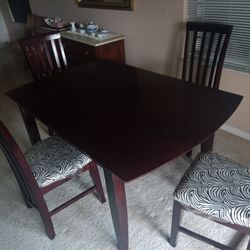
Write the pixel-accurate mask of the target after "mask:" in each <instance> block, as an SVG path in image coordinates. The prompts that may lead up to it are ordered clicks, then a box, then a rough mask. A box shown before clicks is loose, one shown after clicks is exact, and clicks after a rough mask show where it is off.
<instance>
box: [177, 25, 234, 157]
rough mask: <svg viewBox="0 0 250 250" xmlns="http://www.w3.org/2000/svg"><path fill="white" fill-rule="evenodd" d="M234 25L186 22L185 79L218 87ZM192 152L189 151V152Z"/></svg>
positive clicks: (183, 74) (189, 154)
mask: <svg viewBox="0 0 250 250" xmlns="http://www.w3.org/2000/svg"><path fill="white" fill-rule="evenodd" d="M232 29H233V26H232V25H227V24H219V23H206V22H187V24H186V38H185V47H184V59H183V68H182V80H184V81H186V82H189V83H196V84H200V85H202V86H204V87H209V88H215V89H218V88H219V85H220V78H221V72H222V69H223V64H224V60H225V56H226V52H227V47H228V43H229V40H230V36H231V32H232ZM212 140H213V138H212ZM211 143H213V142H211ZM191 155H192V151H189V152H188V153H187V156H189V157H190V156H191Z"/></svg>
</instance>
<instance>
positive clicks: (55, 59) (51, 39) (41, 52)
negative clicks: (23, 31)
mask: <svg viewBox="0 0 250 250" xmlns="http://www.w3.org/2000/svg"><path fill="white" fill-rule="evenodd" d="M18 41H19V44H20V46H21V48H22V50H23V53H24V55H25V57H26V59H27V62H28V64H29V66H30V70H31V73H32V75H33V77H34V80H37V79H40V78H43V77H48V76H50V75H52V74H54V73H56V72H58V71H62V70H66V69H67V68H68V63H67V59H66V55H65V52H64V48H63V45H62V41H61V35H60V33H58V32H51V33H45V34H39V35H36V36H31V37H25V38H22V39H19V40H18Z"/></svg>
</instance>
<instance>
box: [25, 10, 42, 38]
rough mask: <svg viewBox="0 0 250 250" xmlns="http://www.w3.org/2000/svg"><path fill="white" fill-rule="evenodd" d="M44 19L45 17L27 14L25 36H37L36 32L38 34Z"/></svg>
mask: <svg viewBox="0 0 250 250" xmlns="http://www.w3.org/2000/svg"><path fill="white" fill-rule="evenodd" d="M44 19H45V17H42V16H38V15H35V14H28V16H27V22H26V35H27V36H33V35H35V34H37V32H40V29H41V28H42V26H43V25H45V22H44Z"/></svg>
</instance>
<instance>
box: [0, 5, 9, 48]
mask: <svg viewBox="0 0 250 250" xmlns="http://www.w3.org/2000/svg"><path fill="white" fill-rule="evenodd" d="M9 40H10V38H9V33H8V30H7V27H6V24H5V21H4V18H3V14H2V11H1V9H0V47H1V46H2V45H3V44H4V43H6V42H9Z"/></svg>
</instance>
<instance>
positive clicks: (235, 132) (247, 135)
mask: <svg viewBox="0 0 250 250" xmlns="http://www.w3.org/2000/svg"><path fill="white" fill-rule="evenodd" d="M220 129H221V130H224V131H226V132H228V133H230V134H233V135H237V136H239V137H241V138H243V139H245V140H248V141H250V133H247V132H244V131H242V130H240V129H238V128H234V127H231V126H228V125H223V126H221V127H220Z"/></svg>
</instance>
